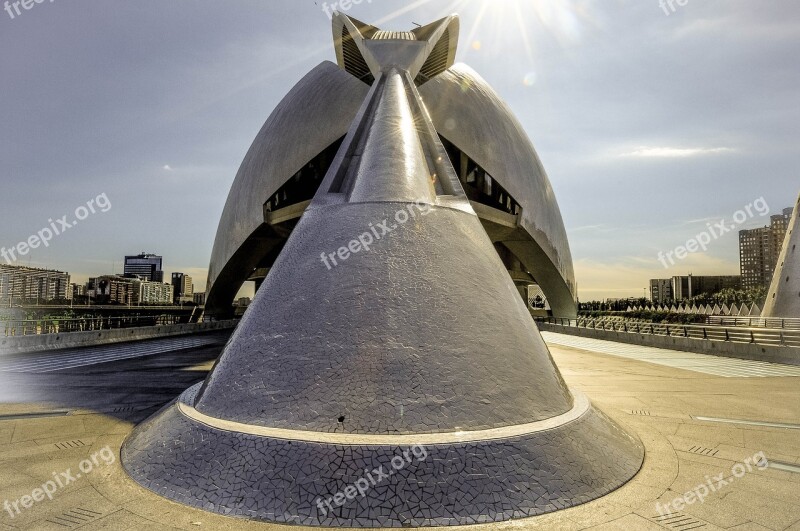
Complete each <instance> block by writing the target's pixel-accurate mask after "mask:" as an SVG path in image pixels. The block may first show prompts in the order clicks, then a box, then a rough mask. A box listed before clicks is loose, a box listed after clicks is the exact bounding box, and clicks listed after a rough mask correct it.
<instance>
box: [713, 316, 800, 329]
mask: <svg viewBox="0 0 800 531" xmlns="http://www.w3.org/2000/svg"><path fill="white" fill-rule="evenodd" d="M706 321H707V322H708V324H710V325H716V326H745V327H749V328H783V329H785V330H800V319H798V318H785V319H784V318H780V317H723V316H720V315H710V316H708V319H707V320H706Z"/></svg>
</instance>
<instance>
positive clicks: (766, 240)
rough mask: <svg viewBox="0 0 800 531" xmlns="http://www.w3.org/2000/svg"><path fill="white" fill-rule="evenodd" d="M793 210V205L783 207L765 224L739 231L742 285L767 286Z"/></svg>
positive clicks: (744, 286)
mask: <svg viewBox="0 0 800 531" xmlns="http://www.w3.org/2000/svg"><path fill="white" fill-rule="evenodd" d="M792 211H793V208H792V207H789V208H784V209H783V212H782V213H780V214H777V215H774V216H770V218H769V225H768V226H766V227H759V228H756V229H748V230H742V231H739V269H740V271H741V273H742V287H743V288H745V289H747V288H758V287H765V288H766V287H769V284H770V282H772V275H773V273H774V272H775V265H776V264H777V263H778V257H779V256H780V253H781V247H782V245H783V239H784V238H785V237H786V228H787V226H788V225H789V220H790V219H791V217H792Z"/></svg>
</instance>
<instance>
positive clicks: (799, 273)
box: [761, 197, 800, 317]
mask: <svg viewBox="0 0 800 531" xmlns="http://www.w3.org/2000/svg"><path fill="white" fill-rule="evenodd" d="M799 214H800V197H798V198H797V202H796V203H795V205H794V212H793V213H792V219H791V221H789V227H788V228H787V229H786V238H785V239H784V240H783V250H782V251H781V256H780V258H778V264H777V266H776V267H775V275H774V276H773V277H772V284H771V285H770V287H769V293H768V294H767V302H766V304H765V305H764V312H763V313H762V314H761V316H762V317H800V249H798V247H799V246H800V215H799Z"/></svg>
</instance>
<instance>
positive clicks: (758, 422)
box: [692, 415, 800, 430]
mask: <svg viewBox="0 0 800 531" xmlns="http://www.w3.org/2000/svg"><path fill="white" fill-rule="evenodd" d="M692 418H693V419H694V420H702V421H705V422H722V423H725V424H746V425H748V426H763V427H766V428H786V429H790V430H800V424H786V423H784V422H766V421H761V420H743V419H722V418H717V417H700V416H696V415H693V416H692Z"/></svg>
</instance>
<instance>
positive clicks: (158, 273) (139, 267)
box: [124, 253, 164, 282]
mask: <svg viewBox="0 0 800 531" xmlns="http://www.w3.org/2000/svg"><path fill="white" fill-rule="evenodd" d="M163 261H164V258H163V257H161V256H157V255H155V254H147V253H141V254H139V255H136V256H126V257H125V267H124V274H125V276H126V277H131V276H137V277H139V278H141V279H142V280H149V281H151V282H163V281H164V271H163V270H162V269H161V267H162V263H163Z"/></svg>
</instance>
